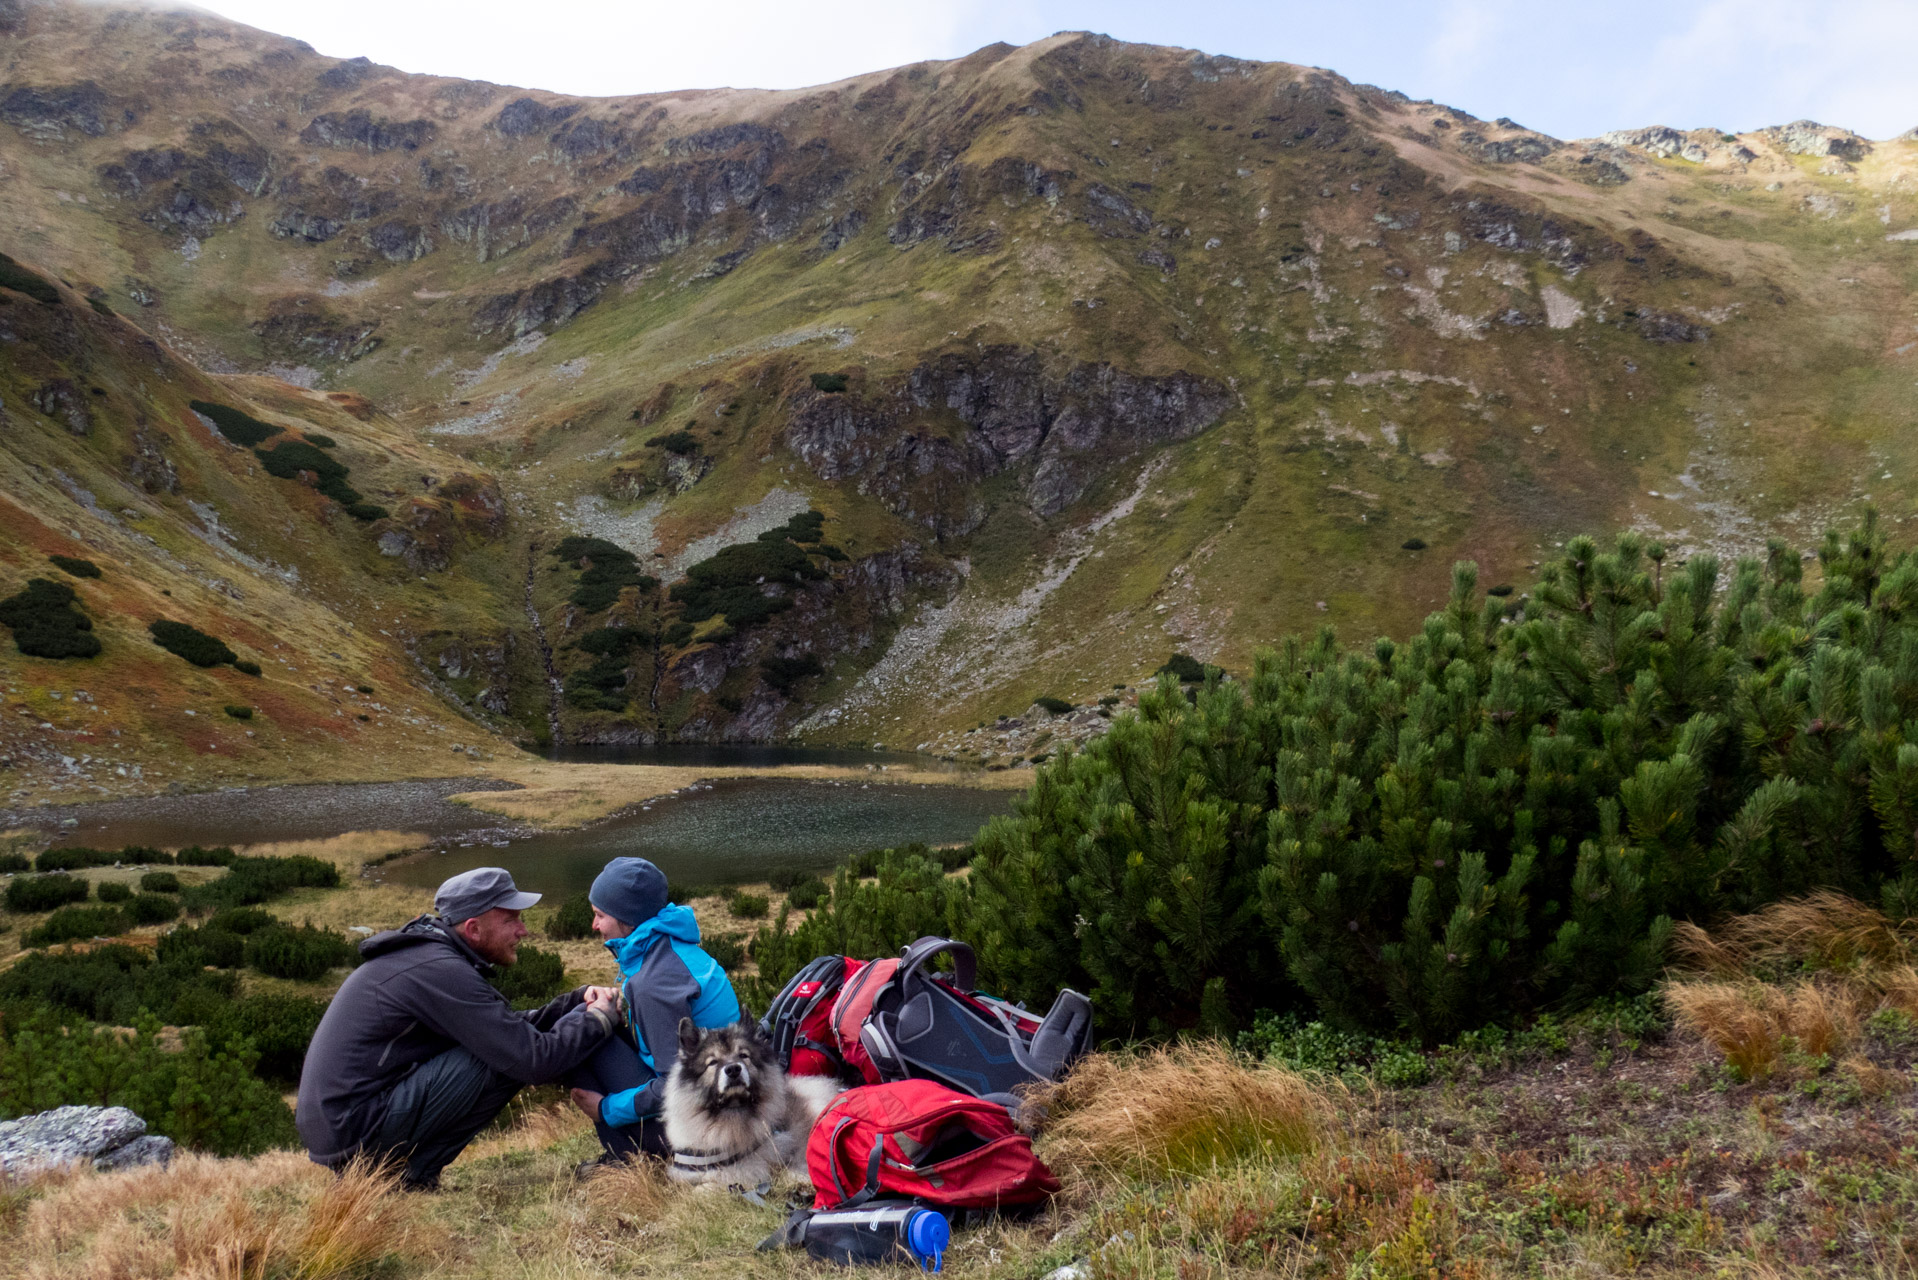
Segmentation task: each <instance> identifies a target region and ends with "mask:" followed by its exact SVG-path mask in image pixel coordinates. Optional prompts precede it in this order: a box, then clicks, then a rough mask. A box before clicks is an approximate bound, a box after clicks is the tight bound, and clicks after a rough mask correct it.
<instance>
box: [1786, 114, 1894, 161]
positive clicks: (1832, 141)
mask: <svg viewBox="0 0 1918 1280" xmlns="http://www.w3.org/2000/svg"><path fill="white" fill-rule="evenodd" d="M1765 136H1766V137H1767V138H1769V139H1771V140H1772V141H1773V142H1774V143H1776V144H1777V145H1778V146H1780V147H1782V148H1784V149H1785V150H1786V151H1789V152H1791V153H1792V154H1793V155H1796V156H1837V157H1838V158H1839V159H1840V160H1854V161H1855V160H1863V159H1864V158H1865V154H1866V153H1867V152H1868V151H1870V150H1871V143H1869V142H1867V141H1866V140H1865V139H1863V138H1861V137H1859V136H1858V135H1857V134H1855V133H1853V132H1852V131H1851V130H1849V129H1837V128H1833V127H1832V126H1831V125H1828V124H1819V123H1818V122H1817V121H1816V120H1794V121H1792V122H1791V123H1790V124H1787V125H1780V126H1778V127H1776V128H1772V129H1767V130H1765Z"/></svg>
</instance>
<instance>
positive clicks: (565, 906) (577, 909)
mask: <svg viewBox="0 0 1918 1280" xmlns="http://www.w3.org/2000/svg"><path fill="white" fill-rule="evenodd" d="M546 936H547V937H549V938H551V939H553V941H555V942H571V941H574V940H576V939H579V938H590V937H592V936H593V904H592V901H591V900H590V899H588V898H587V896H586V894H585V893H584V892H580V893H576V894H574V895H573V896H571V897H570V898H567V899H566V900H565V901H564V902H562V903H560V904H559V907H558V908H557V909H556V910H555V911H554V912H553V918H552V919H550V920H548V921H547V922H546Z"/></svg>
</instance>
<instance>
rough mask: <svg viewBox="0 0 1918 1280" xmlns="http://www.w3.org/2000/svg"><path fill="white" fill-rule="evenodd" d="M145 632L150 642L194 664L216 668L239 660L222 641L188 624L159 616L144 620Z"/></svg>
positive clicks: (237, 655)
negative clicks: (151, 619)
mask: <svg viewBox="0 0 1918 1280" xmlns="http://www.w3.org/2000/svg"><path fill="white" fill-rule="evenodd" d="M147 631H148V632H150V633H151V634H152V636H153V643H155V644H157V645H159V646H160V647H161V648H162V649H165V650H166V651H167V652H168V653H170V654H173V655H174V656H175V657H179V658H185V659H186V660H187V661H188V662H191V663H192V664H193V665H194V666H196V667H217V666H221V665H223V664H225V663H229V662H236V661H238V660H239V656H240V655H239V654H237V653H235V652H233V650H231V649H229V648H227V646H226V642H225V641H224V640H220V639H218V638H216V637H214V636H210V635H208V634H207V633H206V632H204V631H202V630H200V629H199V628H198V627H196V626H193V625H191V624H190V623H185V622H175V621H173V620H172V619H171V618H161V619H159V620H158V621H156V622H150V623H148V624H147Z"/></svg>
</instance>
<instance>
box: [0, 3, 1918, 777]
mask: <svg viewBox="0 0 1918 1280" xmlns="http://www.w3.org/2000/svg"><path fill="white" fill-rule="evenodd" d="M1679 123H1683V122H1679ZM1620 124H1621V128H1620V129H1619V130H1617V131H1615V132H1610V133H1607V134H1605V135H1604V136H1603V137H1601V138H1597V139H1591V140H1585V141H1565V140H1561V139H1557V138H1552V137H1548V136H1545V135H1543V134H1540V133H1538V132H1537V131H1535V130H1531V129H1527V128H1525V127H1524V126H1522V125H1521V124H1519V123H1517V122H1515V121H1513V120H1510V119H1504V118H1501V119H1497V120H1481V119H1477V118H1475V117H1473V116H1471V115H1469V114H1466V113H1464V112H1462V111H1458V110H1456V109H1452V108H1448V107H1445V106H1442V105H1438V104H1435V103H1432V102H1425V101H1414V100H1411V99H1409V98H1408V97H1406V96H1405V95H1404V94H1402V93H1398V92H1394V91H1391V90H1388V89H1380V88H1375V87H1372V86H1368V85H1355V84H1352V83H1349V82H1347V81H1345V80H1343V79H1340V78H1339V77H1338V76H1336V75H1333V74H1330V73H1328V72H1325V71H1319V70H1314V69H1310V68H1305V67H1299V66H1292V65H1288V64H1283V63H1258V62H1247V61H1241V60H1237V59H1234V58H1230V57H1224V56H1215V55H1211V54H1205V53H1196V52H1193V51H1190V50H1183V49H1169V48H1157V47H1149V46H1141V45H1130V44H1123V43H1119V42H1116V41H1113V40H1111V39H1108V38H1106V37H1103V36H1098V35H1091V34H1085V33H1067V34H1061V35H1058V36H1054V37H1052V38H1050V39H1047V40H1043V41H1040V42H1038V43H1035V44H1032V45H1028V46H1025V47H1023V48H1013V47H1010V46H1005V45H995V46H992V47H989V48H985V49H981V50H979V51H978V52H977V53H975V54H973V55H971V56H970V57H966V58H961V59H958V60H955V61H951V62H928V63H921V64H916V65H913V66H908V67H901V68H896V69H893V70H887V71H876V72H873V73H872V74H869V75H864V76H859V77H855V78H853V79H850V80H846V81H843V82H840V83H837V84H831V85H825V86H821V87H818V88H813V89H805V90H795V91H781V92H767V91H757V90H698V91H685V92H674V93H659V94H646V95H640V96H635V97H629V98H597V99H585V98H569V97H565V96H562V95H558V94H553V93H547V92H543V91H534V90H524V89H518V88H513V87H510V86H504V85H495V84H487V83H478V82H470V81H461V80H452V79H446V78H441V77H434V76H425V75H409V74H405V73H402V72H399V71H397V70H394V69H392V68H390V67H383V66H379V65H375V64H373V63H371V62H369V61H367V60H366V59H363V58H355V59H348V60H344V61H342V60H338V59H334V58H328V57H323V56H321V55H319V54H317V53H316V52H315V51H314V50H312V49H311V48H309V47H307V46H305V45H303V44H301V43H299V42H297V41H293V40H288V39H284V38H281V37H279V36H275V35H271V34H268V33H265V32H261V31H256V30H252V29H250V28H247V27H244V26H240V25H237V24H234V23H230V22H226V21H224V20H222V19H219V18H216V17H213V16H211V15H208V14H205V13H200V12H195V11H188V10H173V11H169V10H163V9H159V8H141V7H130V6H124V5H119V6H116V5H102V4H86V5H81V4H77V3H47V2H44V0H0V253H4V254H5V255H6V257H5V259H4V260H0V452H4V462H3V463H0V596H4V597H5V598H4V599H0V615H4V618H0V620H5V621H7V625H8V626H9V627H11V628H12V630H13V633H14V636H15V638H16V640H18V641H20V645H19V648H20V651H19V652H15V651H14V650H15V647H16V646H13V645H8V646H5V648H6V652H5V653H4V654H0V696H4V706H0V764H4V768H0V801H6V800H12V801H18V802H30V801H31V800H33V799H35V798H49V797H55V796H61V797H85V796H90V795H95V794H99V793H113V792H121V791H138V790H150V789H153V788H156V787H162V786H169V785H170V786H176V787H189V788H190V787H200V786H208V785H214V784H217V783H223V782H231V781H244V780H247V779H262V780H268V779H278V778H286V777H295V776H298V777H316V776H336V777H337V776H348V775H351V776H370V775H371V774H372V773H375V772H390V771H392V770H394V769H405V770H406V771H409V772H412V773H425V772H452V771H455V770H456V769H458V768H459V767H461V765H462V763H463V762H464V761H467V760H470V758H471V757H472V755H474V754H476V753H477V754H488V753H491V752H492V751H494V750H496V749H498V748H499V747H502V746H504V745H505V742H506V741H508V740H516V741H520V742H525V743H551V742H569V743H592V742H598V743H634V742H651V741H660V740H684V741H722V740H770V739H778V738H786V737H790V736H800V737H807V738H811V739H815V740H827V741H864V742H883V743H884V744H886V745H887V746H889V747H906V748H912V747H924V748H926V749H928V750H940V751H944V752H946V753H949V754H953V753H958V752H960V751H961V750H962V749H963V750H964V751H965V752H966V753H967V754H969V755H972V756H974V757H975V758H976V757H977V756H979V755H981V754H983V755H986V756H991V755H992V754H993V752H994V750H995V747H994V743H995V741H999V740H1003V739H1004V738H1005V734H1004V733H1003V732H1001V733H999V734H998V735H997V738H996V739H995V738H994V736H993V735H992V733H990V732H985V731H983V728H982V727H983V726H986V725H991V724H996V723H997V722H999V721H1000V720H1001V718H1005V717H1022V716H1026V711H1027V708H1028V707H1030V706H1032V705H1034V704H1035V702H1036V701H1037V700H1039V699H1042V698H1045V699H1056V700H1058V701H1061V702H1064V703H1067V704H1070V705H1071V706H1073V707H1077V708H1082V709H1083V708H1090V707H1091V706H1093V705H1094V704H1095V703H1096V701H1097V700H1098V699H1099V698H1100V697H1101V696H1102V695H1106V696H1110V695H1109V694H1108V690H1109V688H1110V686H1111V684H1112V683H1113V682H1114V681H1115V680H1116V681H1121V682H1124V681H1133V680H1136V679H1137V678H1139V677H1142V676H1144V675H1146V674H1147V673H1149V672H1151V671H1152V670H1154V669H1155V668H1156V667H1158V666H1159V665H1160V664H1161V663H1163V662H1164V661H1165V660H1166V658H1167V656H1168V655H1169V654H1174V653H1177V654H1181V655H1185V656H1186V657H1187V658H1188V659H1190V660H1192V661H1194V662H1198V663H1216V664H1219V665H1222V666H1224V667H1225V668H1227V669H1228V670H1231V669H1244V667H1245V665H1246V664H1247V662H1248V661H1249V657H1250V655H1251V653H1252V652H1253V650H1254V649H1255V648H1257V647H1258V646H1260V645H1262V644H1265V643H1268V642H1270V641H1271V640H1272V639H1274V638H1275V637H1277V636H1279V635H1281V634H1284V633H1286V632H1293V631H1299V630H1304V629H1310V628H1316V627H1317V626H1318V625H1319V624H1321V623H1330V624H1334V625H1336V626H1338V627H1339V628H1340V629H1341V631H1342V634H1344V635H1345V636H1346V637H1347V638H1350V639H1361V638H1364V637H1365V636H1367V635H1369V634H1371V633H1373V632H1375V631H1380V630H1395V629H1396V630H1403V629H1404V628H1405V627H1406V626H1408V625H1411V624H1413V623H1414V622H1415V621H1416V619H1418V618H1419V617H1421V616H1423V615H1424V613H1426V612H1427V611H1428V610H1429V609H1431V608H1433V607H1434V606H1435V605H1437V604H1439V603H1440V602H1441V601H1440V594H1439V593H1442V588H1443V573H1434V572H1433V569H1434V568H1435V567H1436V566H1434V565H1433V564H1432V563H1431V562H1433V561H1438V562H1439V564H1440V565H1443V564H1446V563H1449V562H1450V561H1452V560H1453V559H1471V560H1475V561H1476V562H1477V563H1478V564H1479V565H1480V566H1481V573H1482V576H1483V578H1484V580H1485V581H1486V582H1488V583H1492V584H1497V585H1499V586H1514V587H1516V588H1517V589H1520V590H1522V589H1523V588H1524V586H1525V585H1526V584H1527V583H1528V582H1529V581H1530V579H1529V578H1528V576H1527V575H1528V573H1529V572H1530V570H1531V569H1532V568H1533V567H1534V566H1535V565H1537V564H1538V563H1539V562H1540V561H1541V560H1543V559H1545V558H1547V557H1548V556H1550V555H1551V554H1553V552H1554V551H1555V550H1557V549H1558V548H1559V547H1560V546H1561V544H1563V543H1564V542H1565V540H1566V539H1567V538H1568V537H1569V536H1571V535H1573V534H1576V533H1580V532H1586V531H1594V530H1598V531H1603V530H1609V529H1612V528H1616V527H1631V528H1635V529H1639V530H1641V531H1643V532H1644V533H1646V534H1647V535H1649V536H1651V537H1654V538H1656V539H1659V540H1661V541H1663V542H1664V543H1666V544H1667V545H1668V547H1670V548H1671V550H1672V553H1673V554H1674V555H1675V556H1677V557H1680V558H1682V557H1683V556H1685V555H1688V554H1693V553H1697V552H1711V553H1714V554H1717V555H1719V556H1721V557H1736V556H1739V555H1745V554H1752V553H1755V552H1758V551H1761V550H1762V544H1763V542H1764V539H1765V538H1766V537H1767V536H1770V535H1778V536H1783V537H1790V538H1796V539H1797V540H1798V541H1799V542H1801V543H1803V542H1806V541H1810V540H1812V539H1814V538H1815V536H1816V534H1817V533H1818V532H1819V531H1821V530H1822V528H1823V527H1824V526H1826V525H1827V524H1828V523H1831V522H1833V521H1837V520H1841V519H1845V518H1847V517H1848V516H1850V515H1851V514H1853V513H1854V510H1855V509H1862V508H1863V507H1864V506H1865V505H1867V504H1869V505H1873V506H1876V507H1877V508H1878V509H1879V510H1880V511H1881V512H1883V513H1884V514H1885V516H1886V517H1887V518H1888V519H1889V520H1891V521H1894V522H1896V523H1894V524H1893V525H1892V528H1893V530H1894V535H1893V536H1894V538H1897V537H1898V532H1897V529H1898V525H1899V524H1902V523H1903V522H1904V521H1906V520H1907V519H1909V518H1910V516H1911V514H1912V512H1913V511H1914V510H1918V508H1914V506H1913V502H1912V488H1911V483H1910V477H1912V476H1913V475H1914V474H1918V445H1915V444H1914V442H1913V440H1912V437H1911V434H1910V432H1909V431H1907V430H1905V429H1904V428H1905V427H1906V425H1907V424H1908V423H1909V422H1910V420H1911V418H1912V416H1913V412H1914V409H1918V400H1915V397H1914V391H1915V390H1918V386H1915V381H1918V372H1915V371H1918V330H1915V329H1914V319H1913V316H1912V313H1911V308H1910V297H1911V295H1912V290H1913V284H1914V273H1915V272H1918V141H1914V140H1913V139H1912V138H1911V136H1910V135H1907V136H1905V137H1902V138H1900V139H1896V140H1891V141H1874V140H1868V139H1865V138H1862V137H1858V136H1856V135H1854V134H1851V133H1849V132H1847V131H1845V130H1844V129H1842V128H1837V127H1833V126H1830V125H1826V124H1822V123H1817V122H1812V121H1802V120H1801V121H1796V122H1792V123H1788V124H1783V125H1779V126H1777V127H1768V128H1752V129H1748V130H1745V131H1741V132H1736V133H1727V132H1721V131H1719V130H1717V129H1685V128H1677V127H1667V126H1664V125H1658V126H1652V127H1628V126H1630V125H1631V122H1629V121H1621V122H1620ZM49 557H54V559H51V560H50V559H49ZM62 561H65V562H67V563H66V565H65V566H64V567H63V565H62ZM74 564H82V565H86V566H88V568H83V569H77V570H76V569H74V568H73V567H72V566H73V565H74ZM36 579H37V580H39V581H41V582H42V583H43V584H44V585H43V586H39V587H35V586H33V585H32V582H33V581H34V580H36ZM167 624H171V626H178V627H184V628H186V629H187V631H177V630H173V629H171V628H170V626H169V625H167ZM156 626H158V627H159V629H158V630H156V629H155V628H156ZM188 631H190V632H191V633H192V634H193V635H197V636H199V637H200V640H204V641H207V642H208V643H207V644H205V645H202V644H201V643H200V640H193V639H191V637H190V636H188V634H187V632H188ZM28 636H31V637H34V639H32V640H31V642H28V641H25V640H22V639H21V638H22V637H28ZM169 637H170V638H169ZM83 651H85V652H83ZM222 654H224V655H225V656H222ZM1027 718H1028V719H1029V718H1030V717H1027ZM1082 718H1084V717H1082ZM1089 723H1090V721H1089V720H1088V724H1089ZM982 733H983V736H982ZM967 735H971V736H967ZM1022 741H1023V740H1022ZM455 744H458V746H457V753H456V750H455ZM474 744H480V745H474ZM1029 745H1030V744H1029Z"/></svg>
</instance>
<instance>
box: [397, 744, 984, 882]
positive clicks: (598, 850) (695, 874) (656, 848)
mask: <svg viewBox="0 0 1918 1280" xmlns="http://www.w3.org/2000/svg"><path fill="white" fill-rule="evenodd" d="M868 758H869V757H868ZM1016 794H1017V793H1016V792H1011V791H984V790H977V789H974V788H970V787H958V786H949V785H942V786H912V785H901V784H896V783H872V784H862V783H859V782H842V783H830V782H794V781H774V780H763V779H739V780H736V781H723V782H715V783H711V784H707V785H702V787H701V788H700V789H699V790H697V791H688V792H682V793H680V794H679V795H677V796H673V797H664V798H661V799H659V800H656V801H653V802H651V804H650V805H649V806H648V807H647V808H645V809H642V810H636V811H634V812H632V813H629V814H626V815H624V816H622V817H618V818H615V819H613V820H612V821H610V822H604V823H601V824H599V825H597V826H593V827H588V828H585V829H584V830H579V831H562V832H550V833H542V834H540V835H535V836H529V837H527V838H525V839H519V840H512V841H509V842H507V843H506V844H505V846H504V847H495V846H494V845H492V844H491V843H490V842H483V841H482V842H479V843H477V844H475V846H474V847H472V848H453V849H450V850H447V851H445V852H440V853H433V854H427V855H424V856H422V857H419V858H414V859H410V860H408V861H406V862H401V863H396V864H394V865H392V866H390V867H388V868H387V870H386V876H387V879H389V880H393V881H397V882H399V883H402V884H412V885H419V886H422V887H429V888H430V887H432V886H435V885H437V884H439V883H440V881H442V880H444V879H446V877H448V876H450V875H454V874H457V873H458V872H461V871H465V870H468V869H470V868H472V867H483V866H494V867H505V868H506V869H507V870H509V871H511V872H512V873H513V878H514V880H515V881H516V882H517V883H519V884H520V885H521V886H523V887H525V888H527V889H530V890H532V891H534V892H536V893H550V894H567V893H572V892H575V891H577V890H580V889H584V888H586V887H587V886H588V885H589V884H591V883H592V880H593V877H594V876H595V875H597V874H599V870H600V868H601V867H603V866H605V865H606V863H607V861H608V860H609V859H612V858H616V857H620V856H636V857H642V858H650V859H651V860H652V861H653V862H655V863H657V864H659V867H660V869H661V870H663V871H664V872H665V873H666V875H667V878H668V879H669V880H672V881H674V882H676V883H681V884H684V883H691V882H700V883H707V884H712V883H727V882H738V881H746V880H762V879H764V878H765V877H766V876H767V875H769V874H770V873H772V872H774V871H783V870H824V869H826V868H829V867H831V866H833V865H834V864H835V863H837V862H839V861H840V860H841V859H843V858H845V857H846V856H848V855H850V854H854V853H859V852H861V851H863V850H866V849H874V848H883V847H886V846H889V845H899V844H908V843H911V842H912V841H915V840H919V841H924V842H926V843H927V844H948V843H952V842H956V841H961V840H970V839H972V837H973V836H974V835H975V834H977V832H978V830H979V828H980V827H982V826H984V825H985V823H986V822H987V821H989V820H990V819H992V818H994V817H997V816H998V815H1000V814H1003V813H1009V812H1011V809H1012V800H1013V797H1014V796H1015V795H1016Z"/></svg>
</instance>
